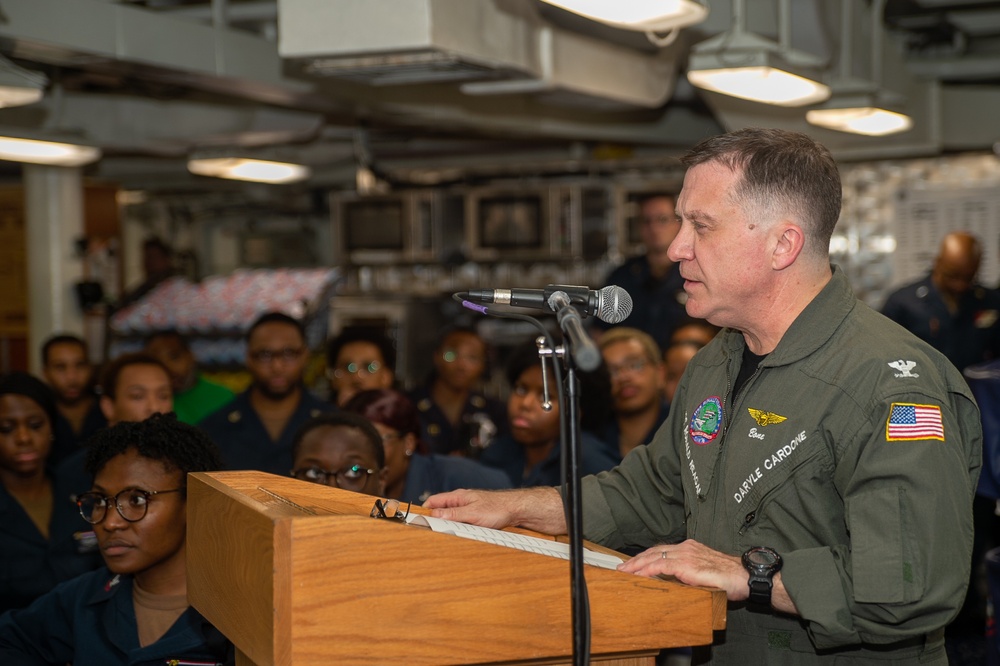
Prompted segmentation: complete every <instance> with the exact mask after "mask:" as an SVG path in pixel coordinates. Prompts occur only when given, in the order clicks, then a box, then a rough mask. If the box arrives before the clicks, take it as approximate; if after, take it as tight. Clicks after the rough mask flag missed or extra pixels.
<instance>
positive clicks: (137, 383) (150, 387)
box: [100, 352, 174, 425]
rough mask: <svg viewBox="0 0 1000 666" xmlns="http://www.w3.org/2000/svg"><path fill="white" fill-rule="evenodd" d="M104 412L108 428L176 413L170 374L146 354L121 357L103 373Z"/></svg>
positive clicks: (102, 405) (154, 358)
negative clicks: (125, 422) (154, 416)
mask: <svg viewBox="0 0 1000 666" xmlns="http://www.w3.org/2000/svg"><path fill="white" fill-rule="evenodd" d="M100 388H101V412H103V413H104V418H106V419H107V421H108V424H109V425H115V424H116V423H121V422H122V421H144V420H145V419H147V418H149V417H150V416H152V415H153V414H158V413H159V414H166V413H168V412H170V411H172V410H173V406H174V395H173V391H172V390H171V388H170V372H169V371H168V370H167V368H166V366H165V365H163V364H162V363H160V361H159V360H157V359H156V357H154V356H151V355H150V354H146V353H144V352H134V353H130V354H122V355H121V356H119V357H118V358H116V359H115V360H113V361H111V363H109V364H108V366H107V368H105V370H104V372H103V373H101V382H100Z"/></svg>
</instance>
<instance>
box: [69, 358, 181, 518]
mask: <svg viewBox="0 0 1000 666" xmlns="http://www.w3.org/2000/svg"><path fill="white" fill-rule="evenodd" d="M99 388H100V392H101V398H100V403H99V404H100V409H101V413H102V414H103V415H104V418H105V419H106V421H105V422H106V423H107V424H108V426H113V425H115V424H117V423H122V422H123V421H129V422H133V423H136V422H139V421H145V420H146V419H148V418H149V417H150V416H152V415H153V414H157V413H159V414H167V413H169V412H171V411H172V410H173V406H174V403H173V391H171V389H170V373H169V372H168V371H167V369H166V367H164V365H163V364H162V363H160V362H159V361H158V360H156V359H155V358H154V357H152V356H150V355H149V354H144V353H141V352H139V353H132V354H122V355H121V356H119V357H118V358H116V359H115V360H113V361H111V363H109V364H108V365H107V366H106V367H105V368H104V371H103V372H102V373H101V380H100V382H99ZM102 430H103V429H102ZM87 453H88V449H86V448H81V449H79V450H78V451H76V452H74V453H73V455H71V456H69V457H67V458H66V459H65V460H63V461H62V462H61V463H60V464H59V466H58V468H57V470H56V477H57V479H59V487H58V488H57V489H56V498H57V500H62V499H64V498H69V499H70V500H71V501H76V499H75V498H76V495H78V494H79V493H82V492H85V491H87V490H89V489H90V485H91V483H93V477H92V476H91V475H90V474H88V473H87V472H86V471H85V463H86V460H87Z"/></svg>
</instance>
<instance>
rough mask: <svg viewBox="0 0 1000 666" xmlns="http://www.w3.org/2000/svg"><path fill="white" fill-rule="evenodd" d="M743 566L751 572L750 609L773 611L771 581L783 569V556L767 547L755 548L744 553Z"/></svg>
mask: <svg viewBox="0 0 1000 666" xmlns="http://www.w3.org/2000/svg"><path fill="white" fill-rule="evenodd" d="M743 566H745V567H746V569H747V571H749V572H750V599H749V607H750V608H751V609H752V610H770V609H771V588H772V587H773V583H772V582H771V579H772V578H774V574H776V573H778V571H779V570H780V569H781V555H778V554H777V553H776V552H774V550H773V549H772V548H768V547H767V546H754V547H753V548H751V549H750V550H748V551H747V552H745V553H743Z"/></svg>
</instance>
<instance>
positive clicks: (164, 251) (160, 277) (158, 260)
mask: <svg viewBox="0 0 1000 666" xmlns="http://www.w3.org/2000/svg"><path fill="white" fill-rule="evenodd" d="M142 272H143V279H142V282H140V283H139V284H138V285H136V286H135V287H133V288H132V289H129V290H128V291H126V292H125V293H123V294H122V295H121V297H120V298H119V299H118V302H117V303H115V305H114V307H113V308H112V310H120V309H122V308H124V307H127V306H129V305H132V304H133V303H136V302H138V301H140V300H142V298H143V297H144V296H146V294H148V293H149V292H151V291H153V289H155V288H156V287H158V286H159V285H160V283H161V282H163V281H164V280H166V279H167V278H170V277H173V276H174V275H176V274H177V269H176V268H175V267H174V250H173V248H172V247H170V246H169V245H167V244H166V243H165V242H163V240H161V239H159V238H157V237H155V236H151V237H149V238H147V239H146V240H144V241H143V243H142Z"/></svg>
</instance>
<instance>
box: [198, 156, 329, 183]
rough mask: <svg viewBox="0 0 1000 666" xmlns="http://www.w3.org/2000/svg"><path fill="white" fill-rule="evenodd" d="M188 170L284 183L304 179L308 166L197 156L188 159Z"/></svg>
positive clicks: (216, 176)
mask: <svg viewBox="0 0 1000 666" xmlns="http://www.w3.org/2000/svg"><path fill="white" fill-rule="evenodd" d="M187 166H188V171H190V172H191V173H193V174H196V175H198V176H211V177H214V178H227V179H229V180H245V181H250V182H253V183H271V184H274V185H284V184H287V183H295V182H298V181H300V180H305V179H306V178H308V177H309V175H310V173H311V171H310V169H309V167H306V166H303V165H301V164H290V163H288V162H271V161H268V160H256V159H249V158H245V157H197V158H192V159H190V160H188V163H187Z"/></svg>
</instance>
